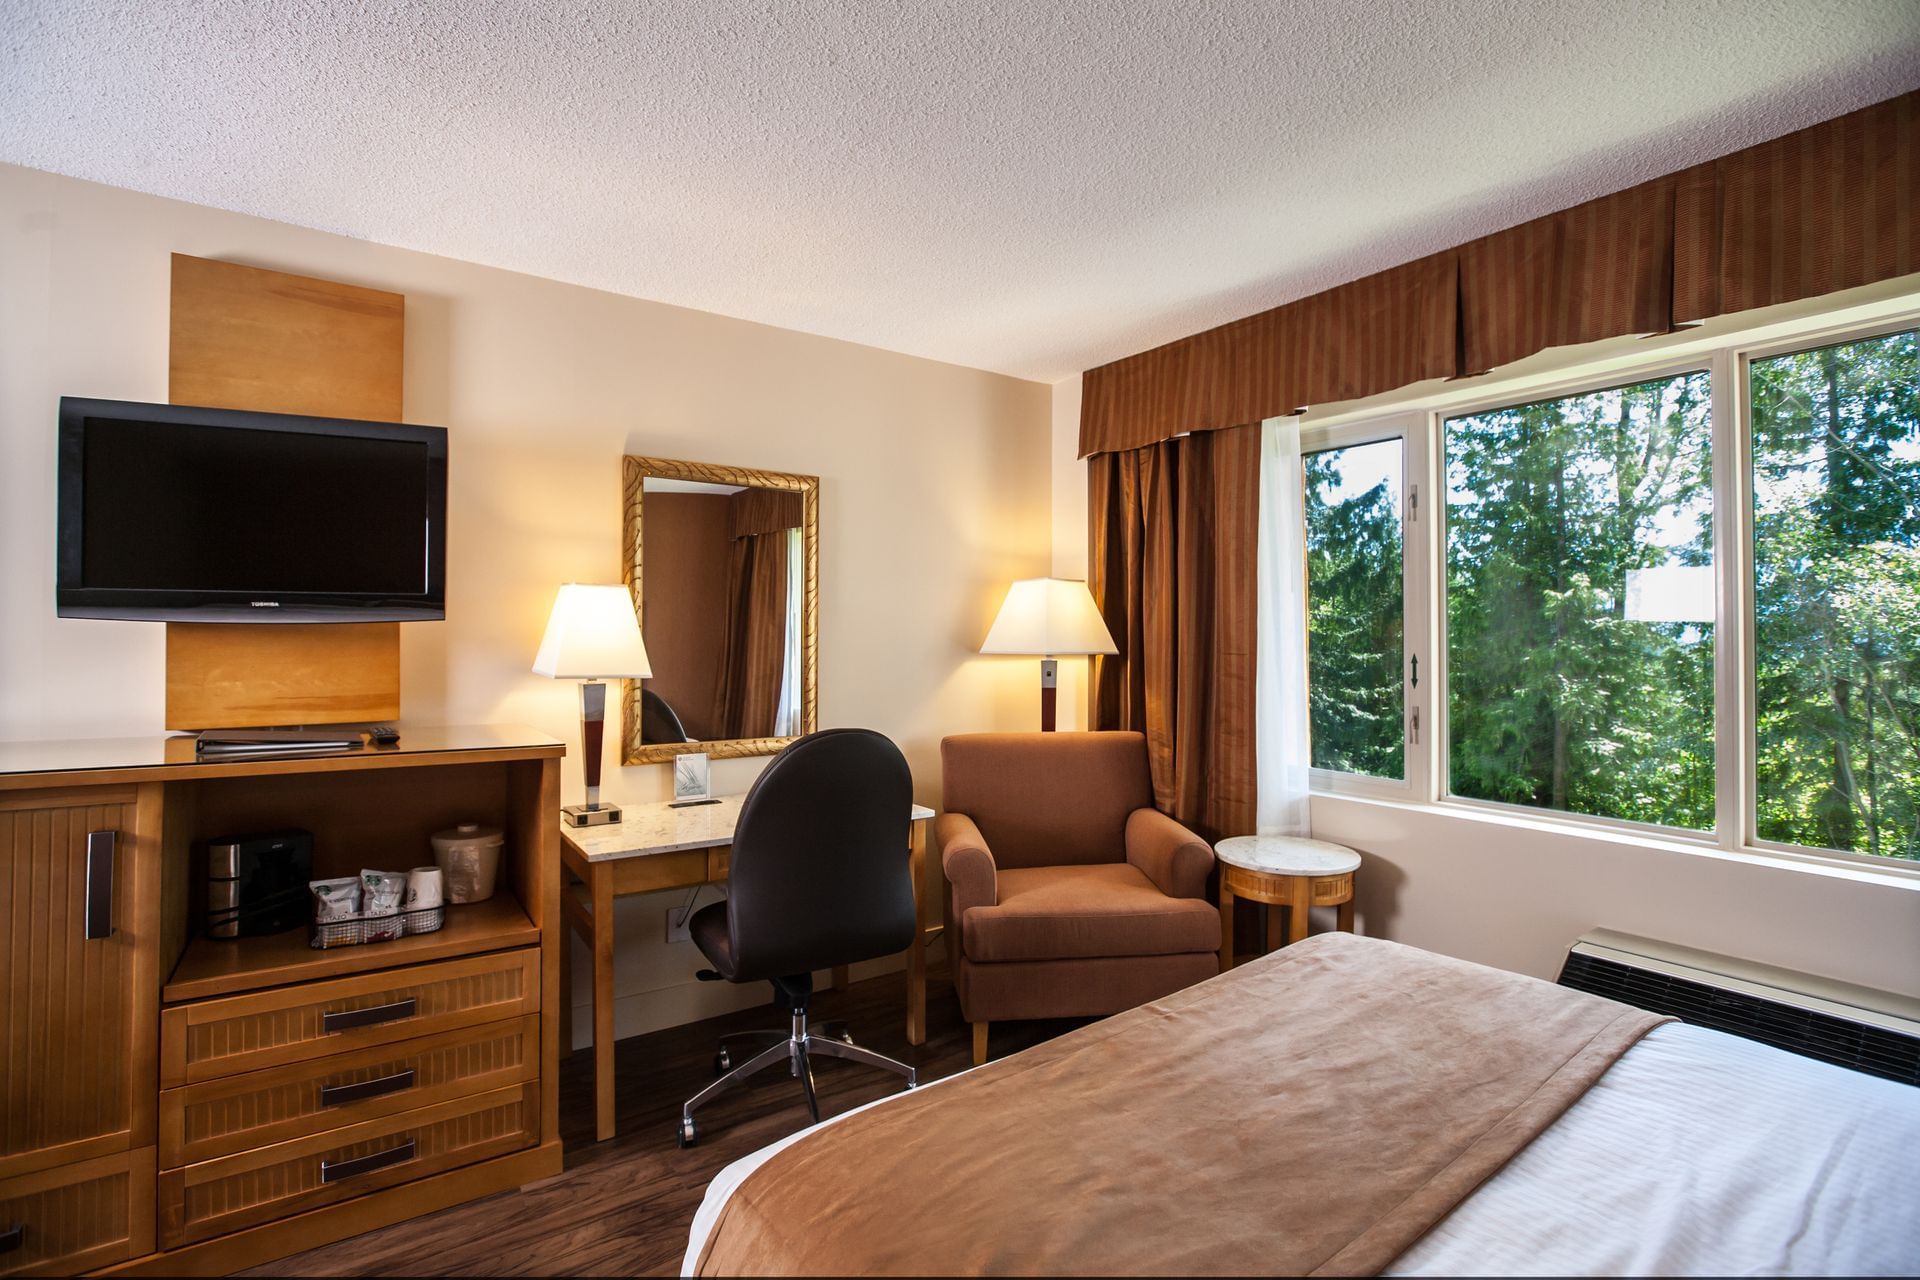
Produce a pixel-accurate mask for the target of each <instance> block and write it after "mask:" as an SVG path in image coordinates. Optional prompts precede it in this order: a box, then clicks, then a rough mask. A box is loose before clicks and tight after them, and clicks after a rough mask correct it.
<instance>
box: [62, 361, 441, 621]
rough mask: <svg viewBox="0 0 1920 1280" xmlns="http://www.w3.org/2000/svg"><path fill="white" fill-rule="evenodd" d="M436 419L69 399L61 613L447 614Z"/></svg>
mask: <svg viewBox="0 0 1920 1280" xmlns="http://www.w3.org/2000/svg"><path fill="white" fill-rule="evenodd" d="M446 502H447V433H446V432H445V430H443V429H442V428H439V427H420V426H412V425H408V424H404V423H386V422H357V421H353V420H350V419H344V418H309V417H297V416H294V415H291V414H275V413H244V412H241V411H238V410H232V409H199V408H191V407H187V406H181V405H160V404H137V403H130V402H126V401H117V400H86V399H79V398H75V397H67V398H64V399H62V400H61V401H60V463H59V501H58V505H59V524H60V531H59V565H58V571H57V574H56V597H57V599H56V604H57V608H58V611H59V613H60V614H61V615H62V616H63V617H89V618H138V619H148V620H173V621H203V622H379V621H413V620H418V619H429V618H440V617H444V616H445V614H446V589H445V568H446Z"/></svg>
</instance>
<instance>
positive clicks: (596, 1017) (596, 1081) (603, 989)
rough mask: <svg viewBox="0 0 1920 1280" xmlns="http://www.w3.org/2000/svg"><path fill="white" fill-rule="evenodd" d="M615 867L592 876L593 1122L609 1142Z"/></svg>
mask: <svg viewBox="0 0 1920 1280" xmlns="http://www.w3.org/2000/svg"><path fill="white" fill-rule="evenodd" d="M610 865H611V864H596V865H595V866H594V868H593V870H592V872H591V873H590V874H591V876H592V880H591V884H590V888H591V890H592V893H593V1120H594V1132H595V1133H596V1134H597V1135H598V1136H599V1140H600V1141H602V1142H605V1141H606V1140H607V1139H608V1138H611V1137H612V1136H613V874H612V872H611V871H610V870H609V869H608V867H609V866H610Z"/></svg>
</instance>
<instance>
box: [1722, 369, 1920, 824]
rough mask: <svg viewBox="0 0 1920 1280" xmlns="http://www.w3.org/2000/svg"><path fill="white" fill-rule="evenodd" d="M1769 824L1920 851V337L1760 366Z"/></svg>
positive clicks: (1759, 700)
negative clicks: (1919, 346) (1919, 342)
mask: <svg viewBox="0 0 1920 1280" xmlns="http://www.w3.org/2000/svg"><path fill="white" fill-rule="evenodd" d="M1750 403H1751V405H1752V421H1753V428H1752V429H1753V488H1754V656H1755V673H1754V677H1755V678H1754V684H1755V693H1756V711H1757V715H1758V725H1757V731H1756V735H1755V736H1756V740H1757V744H1758V748H1759V754H1758V758H1757V760H1756V770H1755V771H1756V777H1757V782H1758V788H1757V797H1756V799H1757V803H1758V810H1759V812H1758V831H1759V834H1760V835H1761V836H1763V837H1765V838H1767V839H1770V840H1779V841H1783V842H1787V843H1791V844H1800V845H1812V846H1824V847H1827V848H1833V849H1844V850H1852V851H1857V852H1861V853H1871V854H1878V855H1881V856H1884V857H1901V858H1920V565H1916V557H1920V350H1917V346H1916V335H1915V334H1914V333H1912V332H1908V333H1899V334H1892V335H1889V336H1887V337H1882V338H1872V339H1867V340H1864V341H1859V342H1852V343H1845V344H1841V345H1837V346H1830V347H1823V348H1820V349H1818V350H1814V351H1806V352H1797V353H1794V354H1790V355H1785V356H1777V357H1773V358H1770V359H1766V360H1756V361H1754V362H1753V363H1752V366H1751V391H1750Z"/></svg>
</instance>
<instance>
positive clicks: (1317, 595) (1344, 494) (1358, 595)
mask: <svg viewBox="0 0 1920 1280" xmlns="http://www.w3.org/2000/svg"><path fill="white" fill-rule="evenodd" d="M1402 452H1403V450H1402V446H1401V442H1400V441H1399V440H1397V439H1395V440H1379V441H1374V442H1372V443H1368V444H1354V445H1348V446H1346V447H1344V448H1338V449H1323V450H1320V451H1319V452H1315V453H1307V454H1304V455H1302V457H1301V464H1302V483H1303V485H1304V488H1305V494H1304V500H1305V520H1306V555H1307V702H1308V714H1309V724H1310V726H1311V730H1310V731H1311V736H1312V743H1313V767H1314V768H1316V769H1332V770H1338V771H1340V772H1343V773H1358V774H1367V775H1371V776H1373V777H1376V778H1392V779H1396V780H1398V779H1401V778H1404V777H1405V776H1406V758H1405V757H1406V746H1405V743H1406V735H1405V732H1404V730H1403V728H1402V723H1403V721H1402V709H1403V688H1402V674H1401V673H1402V670H1403V654H1404V651H1405V650H1404V640H1403V631H1404V612H1405V611H1404V600H1405V580H1404V577H1403V567H1402V560H1403V552H1402V527H1401V510H1400V501H1401V493H1402V489H1403V486H1402V483H1401V480H1402V471H1403V464H1402Z"/></svg>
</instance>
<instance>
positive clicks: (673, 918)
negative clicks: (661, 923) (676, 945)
mask: <svg viewBox="0 0 1920 1280" xmlns="http://www.w3.org/2000/svg"><path fill="white" fill-rule="evenodd" d="M692 916H693V910H692V909H691V908H688V907H668V908H667V941H668V942H692V941H693V935H692V934H691V933H689V932H687V921H688V920H689V919H691V918H692Z"/></svg>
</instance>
